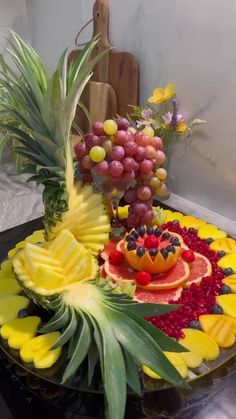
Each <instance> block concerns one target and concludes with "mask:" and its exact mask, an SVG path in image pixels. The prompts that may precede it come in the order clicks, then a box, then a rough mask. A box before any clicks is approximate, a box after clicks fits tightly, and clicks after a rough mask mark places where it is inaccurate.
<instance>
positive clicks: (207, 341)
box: [179, 329, 220, 361]
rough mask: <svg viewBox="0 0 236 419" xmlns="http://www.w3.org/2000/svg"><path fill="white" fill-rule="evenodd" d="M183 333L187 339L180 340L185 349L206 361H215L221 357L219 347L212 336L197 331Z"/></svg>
mask: <svg viewBox="0 0 236 419" xmlns="http://www.w3.org/2000/svg"><path fill="white" fill-rule="evenodd" d="M183 332H184V335H185V337H184V338H182V339H180V340H179V343H180V344H181V345H183V346H185V348H187V349H189V350H190V351H191V352H194V353H196V354H198V355H200V356H201V357H202V358H203V359H205V360H206V361H213V360H214V359H216V358H217V357H218V356H219V354H220V350H219V347H218V345H217V343H216V342H215V341H214V339H213V338H212V337H211V336H210V335H208V334H207V333H205V332H202V331H201V330H197V329H183Z"/></svg>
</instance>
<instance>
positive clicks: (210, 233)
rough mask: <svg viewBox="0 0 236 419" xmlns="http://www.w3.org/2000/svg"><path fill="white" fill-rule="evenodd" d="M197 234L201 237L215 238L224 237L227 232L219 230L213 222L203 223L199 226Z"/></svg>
mask: <svg viewBox="0 0 236 419" xmlns="http://www.w3.org/2000/svg"><path fill="white" fill-rule="evenodd" d="M198 236H199V237H201V239H208V238H212V239H214V240H216V239H223V238H225V237H226V236H227V234H226V233H225V231H223V230H219V229H218V228H217V227H216V226H215V225H213V224H205V225H203V226H201V227H200V228H199V230H198Z"/></svg>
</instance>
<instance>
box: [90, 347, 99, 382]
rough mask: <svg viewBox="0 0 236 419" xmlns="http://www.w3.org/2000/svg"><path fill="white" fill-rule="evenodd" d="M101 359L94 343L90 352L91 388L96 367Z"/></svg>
mask: <svg viewBox="0 0 236 419" xmlns="http://www.w3.org/2000/svg"><path fill="white" fill-rule="evenodd" d="M98 359H99V353H98V348H97V346H96V344H95V341H93V342H92V343H91V345H90V347H89V350H88V385H89V386H90V384H91V382H92V378H93V374H94V369H95V366H96V364H97V362H98Z"/></svg>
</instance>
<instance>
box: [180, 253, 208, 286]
mask: <svg viewBox="0 0 236 419" xmlns="http://www.w3.org/2000/svg"><path fill="white" fill-rule="evenodd" d="M194 255H195V260H194V261H193V262H191V263H190V264H189V267H190V275H189V277H188V281H187V282H186V283H185V284H184V286H185V287H186V288H189V287H190V285H191V284H200V282H201V280H202V278H203V277H204V276H211V274H212V267H211V262H210V261H209V260H208V259H207V258H206V257H205V256H203V255H201V254H200V253H197V252H194Z"/></svg>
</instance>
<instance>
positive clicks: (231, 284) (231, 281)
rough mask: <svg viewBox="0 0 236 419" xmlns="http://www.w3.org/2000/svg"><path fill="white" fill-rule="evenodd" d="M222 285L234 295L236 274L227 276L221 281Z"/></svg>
mask: <svg viewBox="0 0 236 419" xmlns="http://www.w3.org/2000/svg"><path fill="white" fill-rule="evenodd" d="M222 282H223V284H225V285H228V286H229V287H230V288H231V290H232V292H235V293H236V274H233V275H229V276H227V277H226V278H223V279H222Z"/></svg>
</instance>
